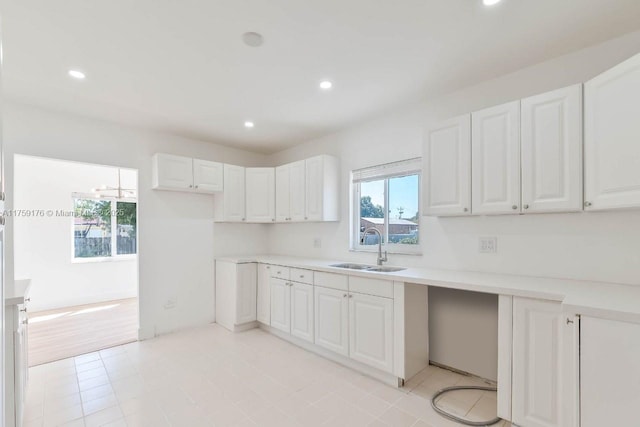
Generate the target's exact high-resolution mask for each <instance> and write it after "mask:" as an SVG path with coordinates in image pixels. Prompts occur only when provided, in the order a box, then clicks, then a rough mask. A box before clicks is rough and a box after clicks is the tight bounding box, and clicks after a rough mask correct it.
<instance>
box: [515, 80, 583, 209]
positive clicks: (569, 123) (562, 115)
mask: <svg viewBox="0 0 640 427" xmlns="http://www.w3.org/2000/svg"><path fill="white" fill-rule="evenodd" d="M522 210H523V212H525V213H526V212H561V211H564V212H567V211H580V210H582V85H575V86H571V87H568V88H564V89H559V90H556V91H553V92H549V93H544V94H542V95H538V96H533V97H531V98H527V99H523V100H522Z"/></svg>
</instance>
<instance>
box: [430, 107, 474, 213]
mask: <svg viewBox="0 0 640 427" xmlns="http://www.w3.org/2000/svg"><path fill="white" fill-rule="evenodd" d="M422 163H423V166H422V180H423V182H422V189H423V190H422V199H423V212H424V215H438V216H445V215H469V214H471V116H470V115H469V114H467V115H464V116H460V117H457V118H455V119H451V120H449V121H447V122H445V123H442V124H441V125H439V126H437V127H433V128H431V129H429V130H427V132H426V135H425V140H424V144H423V147H422Z"/></svg>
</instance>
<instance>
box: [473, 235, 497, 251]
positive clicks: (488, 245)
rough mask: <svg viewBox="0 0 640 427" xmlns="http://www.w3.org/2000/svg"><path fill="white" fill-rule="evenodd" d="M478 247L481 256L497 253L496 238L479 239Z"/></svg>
mask: <svg viewBox="0 0 640 427" xmlns="http://www.w3.org/2000/svg"><path fill="white" fill-rule="evenodd" d="M479 243H480V244H479V246H478V252H480V253H481V254H495V253H496V252H498V238H497V237H495V236H493V237H480V240H479Z"/></svg>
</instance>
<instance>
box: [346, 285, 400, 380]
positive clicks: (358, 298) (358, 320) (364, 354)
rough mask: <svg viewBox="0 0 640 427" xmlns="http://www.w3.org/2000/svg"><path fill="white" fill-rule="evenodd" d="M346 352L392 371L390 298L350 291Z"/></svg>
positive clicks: (384, 369) (361, 360)
mask: <svg viewBox="0 0 640 427" xmlns="http://www.w3.org/2000/svg"><path fill="white" fill-rule="evenodd" d="M349 355H350V357H351V358H352V359H354V360H357V361H358V362H362V363H365V364H367V365H369V366H373V367H374V368H378V369H380V370H383V371H386V372H392V371H393V300H392V299H389V298H382V297H374V296H371V295H364V294H354V293H351V294H349Z"/></svg>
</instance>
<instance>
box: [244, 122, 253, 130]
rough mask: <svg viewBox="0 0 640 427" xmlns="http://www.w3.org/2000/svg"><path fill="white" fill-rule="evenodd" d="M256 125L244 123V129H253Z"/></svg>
mask: <svg viewBox="0 0 640 427" xmlns="http://www.w3.org/2000/svg"><path fill="white" fill-rule="evenodd" d="M254 126H255V124H254V123H253V122H249V121H247V122H244V127H246V128H247V129H251V128H252V127H254Z"/></svg>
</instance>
